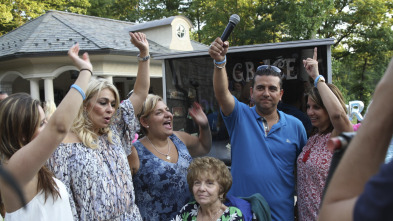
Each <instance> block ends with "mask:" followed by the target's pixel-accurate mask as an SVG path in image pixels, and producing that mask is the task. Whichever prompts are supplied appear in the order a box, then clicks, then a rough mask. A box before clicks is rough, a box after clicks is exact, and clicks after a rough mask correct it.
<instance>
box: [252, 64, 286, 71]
mask: <svg viewBox="0 0 393 221" xmlns="http://www.w3.org/2000/svg"><path fill="white" fill-rule="evenodd" d="M265 69H270V70H273V71H275V72H277V73H281V70H280V68H278V67H276V66H273V65H261V66H258V68H257V71H262V70H265Z"/></svg>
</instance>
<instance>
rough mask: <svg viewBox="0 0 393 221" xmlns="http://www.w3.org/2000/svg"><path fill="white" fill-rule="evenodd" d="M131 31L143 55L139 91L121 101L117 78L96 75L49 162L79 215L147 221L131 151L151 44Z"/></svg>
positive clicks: (146, 82) (145, 91)
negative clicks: (140, 204)
mask: <svg viewBox="0 0 393 221" xmlns="http://www.w3.org/2000/svg"><path fill="white" fill-rule="evenodd" d="M130 36H131V42H132V43H133V44H134V45H135V46H136V47H137V48H138V49H139V51H140V54H139V55H138V56H139V57H140V58H141V59H138V60H139V66H138V73H137V78H136V82H135V85H134V93H133V94H132V95H131V97H130V98H129V99H127V100H125V101H124V102H122V103H121V104H120V101H119V94H118V91H117V89H116V87H115V86H114V85H113V84H112V83H110V82H108V81H106V80H104V79H98V80H92V81H91V82H90V83H89V87H88V89H87V92H86V100H85V101H84V102H83V104H82V105H81V107H80V110H79V115H78V117H77V118H76V120H75V121H74V124H73V127H72V128H71V132H70V133H68V135H67V137H66V138H65V139H64V140H63V142H62V143H61V144H60V146H59V147H58V149H57V150H56V152H55V153H54V154H53V156H52V157H51V159H50V160H49V163H48V164H49V166H50V168H51V170H52V171H53V172H54V173H55V175H56V177H57V178H58V179H60V180H61V181H63V182H64V183H65V184H66V186H67V190H68V193H69V196H70V203H71V208H72V212H73V215H74V219H75V220H88V221H90V220H141V216H140V213H139V210H138V207H137V206H136V205H135V196H134V186H133V183H132V176H131V172H130V170H129V165H128V162H127V156H128V155H130V154H131V145H130V144H131V141H132V140H133V138H134V134H135V132H136V131H137V129H138V127H139V124H138V120H137V118H136V114H138V113H139V112H140V111H141V109H142V104H143V102H144V100H145V99H146V96H147V94H148V90H149V85H150V81H149V44H148V42H147V39H146V36H145V34H143V33H130ZM142 58H144V59H142Z"/></svg>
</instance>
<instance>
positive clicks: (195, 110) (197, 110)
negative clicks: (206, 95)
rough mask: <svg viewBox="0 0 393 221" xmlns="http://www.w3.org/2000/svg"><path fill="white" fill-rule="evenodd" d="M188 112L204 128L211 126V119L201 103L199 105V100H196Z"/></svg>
mask: <svg viewBox="0 0 393 221" xmlns="http://www.w3.org/2000/svg"><path fill="white" fill-rule="evenodd" d="M188 113H189V114H190V116H191V117H192V119H193V120H194V121H195V123H197V124H198V125H199V126H201V127H202V128H203V127H206V126H209V121H208V119H207V117H206V114H205V113H204V112H203V110H202V107H201V105H199V104H198V103H197V102H194V104H193V105H192V108H190V109H188Z"/></svg>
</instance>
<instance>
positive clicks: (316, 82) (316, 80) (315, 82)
mask: <svg viewBox="0 0 393 221" xmlns="http://www.w3.org/2000/svg"><path fill="white" fill-rule="evenodd" d="M320 77H322V75H318V77H317V78H315V80H314V86H315V87H317V85H318V80H319V78H320Z"/></svg>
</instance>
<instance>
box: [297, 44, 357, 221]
mask: <svg viewBox="0 0 393 221" xmlns="http://www.w3.org/2000/svg"><path fill="white" fill-rule="evenodd" d="M303 64H304V67H305V68H306V71H307V73H308V74H309V76H310V77H311V78H312V79H313V80H314V86H315V87H313V88H312V89H311V90H310V92H309V93H308V100H307V115H308V117H309V118H310V120H311V123H312V126H313V128H314V131H313V133H312V136H311V137H310V138H309V139H308V141H307V144H306V146H305V147H304V148H303V150H302V152H301V153H300V155H299V157H298V159H297V194H298V196H297V200H298V201H297V205H298V219H299V220H307V221H310V220H317V218H318V210H319V205H320V203H321V199H322V194H323V189H324V186H325V181H326V178H327V175H328V172H329V167H330V162H331V158H332V156H333V154H332V153H331V152H330V151H329V150H328V149H327V141H328V140H329V138H330V137H335V136H337V135H338V134H340V133H341V132H346V131H353V128H352V124H351V122H350V121H349V119H348V117H347V114H346V107H345V103H344V98H343V96H342V94H341V92H340V90H339V89H338V88H337V87H336V86H334V85H333V84H327V83H325V81H324V80H320V79H321V77H319V72H318V62H317V49H316V48H315V49H314V56H313V58H312V59H311V58H308V59H307V60H303ZM322 79H323V78H322Z"/></svg>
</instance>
